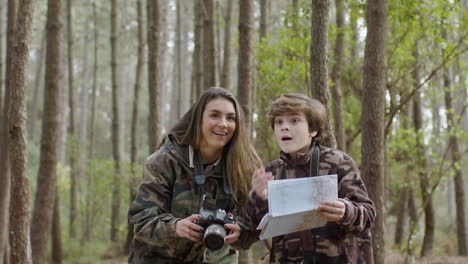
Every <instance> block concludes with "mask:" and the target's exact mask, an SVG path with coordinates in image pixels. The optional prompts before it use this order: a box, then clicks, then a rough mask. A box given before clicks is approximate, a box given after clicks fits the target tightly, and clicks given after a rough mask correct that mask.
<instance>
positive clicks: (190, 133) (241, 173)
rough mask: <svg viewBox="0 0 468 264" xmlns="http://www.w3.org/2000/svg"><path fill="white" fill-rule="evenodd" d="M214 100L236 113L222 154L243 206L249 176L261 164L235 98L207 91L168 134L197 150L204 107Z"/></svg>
mask: <svg viewBox="0 0 468 264" xmlns="http://www.w3.org/2000/svg"><path fill="white" fill-rule="evenodd" d="M217 98H223V99H226V100H228V101H229V102H231V103H232V104H233V105H234V108H235V111H236V120H235V122H236V129H235V130H234V134H233V135H232V138H231V140H230V141H229V142H228V143H227V144H226V146H224V151H223V152H224V153H226V165H227V168H226V169H227V170H226V171H227V174H228V177H229V182H230V184H231V190H232V192H233V196H234V199H235V200H236V201H237V202H238V203H239V204H242V203H243V202H245V201H246V200H247V199H248V192H249V190H250V187H251V186H250V185H251V176H252V174H253V173H254V171H255V170H256V169H257V168H260V167H261V166H262V161H261V159H260V158H259V157H258V155H257V153H256V152H255V149H254V148H253V146H252V144H251V143H250V140H249V138H248V136H247V135H246V133H245V128H244V122H243V113H242V110H241V107H240V105H239V102H238V101H237V99H236V98H235V97H234V95H232V94H231V93H230V92H228V91H227V90H225V89H223V88H219V87H211V88H209V89H207V90H206V91H205V92H204V93H203V94H202V95H201V96H200V98H198V100H197V101H196V102H195V103H194V104H193V105H192V107H190V109H189V110H188V111H187V113H185V115H184V116H183V117H182V118H181V119H180V120H179V121H178V122H177V123H176V124H175V125H174V127H173V128H172V129H171V130H170V131H169V133H175V134H177V135H179V136H180V142H181V143H182V144H188V145H191V146H192V147H193V148H194V149H199V147H200V142H201V140H202V136H203V135H202V118H203V112H204V111H205V107H206V105H207V104H208V103H209V102H210V101H212V100H214V99H217Z"/></svg>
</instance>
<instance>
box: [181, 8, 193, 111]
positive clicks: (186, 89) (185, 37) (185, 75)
mask: <svg viewBox="0 0 468 264" xmlns="http://www.w3.org/2000/svg"><path fill="white" fill-rule="evenodd" d="M182 3H184V4H183V9H182V11H183V13H182V16H183V17H186V18H187V19H183V20H182V47H181V48H182V99H181V100H182V112H181V115H183V114H184V113H185V112H187V110H188V109H189V107H190V106H191V105H192V103H191V101H190V97H191V96H192V95H191V89H190V81H189V80H190V73H191V72H192V68H191V67H192V63H191V62H190V56H191V55H192V54H191V53H190V50H189V43H190V42H191V39H190V36H189V27H190V21H193V19H191V17H193V13H192V12H191V9H190V8H189V6H188V4H187V3H186V2H182Z"/></svg>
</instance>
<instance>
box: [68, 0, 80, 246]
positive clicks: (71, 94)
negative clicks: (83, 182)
mask: <svg viewBox="0 0 468 264" xmlns="http://www.w3.org/2000/svg"><path fill="white" fill-rule="evenodd" d="M72 24H73V19H72V0H67V50H68V107H69V108H70V109H69V111H70V116H69V120H70V123H69V126H68V146H69V148H70V149H69V151H68V153H70V221H69V226H68V228H69V234H70V237H71V238H74V237H75V236H76V230H75V221H76V217H77V208H76V207H77V194H76V188H77V180H78V179H77V178H78V171H77V153H78V151H77V147H78V145H77V144H75V133H76V131H75V106H74V105H75V89H74V87H73V85H74V73H73V66H74V63H73V49H74V48H73V45H74V41H73V30H72Z"/></svg>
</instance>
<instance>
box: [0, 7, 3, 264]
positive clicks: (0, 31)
mask: <svg viewBox="0 0 468 264" xmlns="http://www.w3.org/2000/svg"><path fill="white" fill-rule="evenodd" d="M3 5H4V1H2V0H0V17H2V18H0V112H1V111H2V109H3V87H4V85H3V42H4V41H3ZM2 118H3V117H2V114H1V113H0V124H2V122H3V121H2ZM0 228H1V227H0ZM0 235H1V234H0ZM0 241H1V238H0ZM1 245H2V242H0V246H1ZM2 252H3V251H2V249H1V248H0V261H1V260H2V258H1V257H2V256H3V253H2Z"/></svg>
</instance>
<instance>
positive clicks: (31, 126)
mask: <svg viewBox="0 0 468 264" xmlns="http://www.w3.org/2000/svg"><path fill="white" fill-rule="evenodd" d="M45 36H46V30H45V29H44V32H43V33H42V39H41V47H40V48H39V58H38V60H37V68H36V76H34V84H33V85H34V86H33V87H32V89H33V97H32V100H31V108H30V110H29V117H30V118H29V119H28V138H29V139H31V141H33V142H34V139H35V137H36V121H37V120H38V118H39V113H38V106H39V105H40V100H39V98H40V94H41V93H40V91H41V86H42V84H44V82H43V80H44V79H43V78H44V75H43V73H42V72H43V68H44V67H43V66H44V57H45V56H44V55H45V41H46V38H45Z"/></svg>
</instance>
